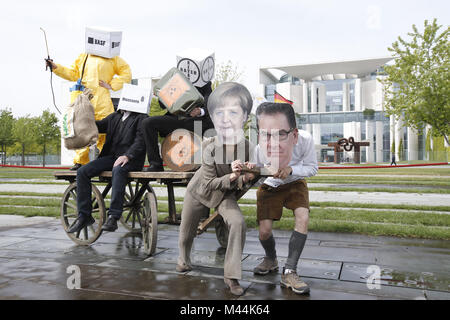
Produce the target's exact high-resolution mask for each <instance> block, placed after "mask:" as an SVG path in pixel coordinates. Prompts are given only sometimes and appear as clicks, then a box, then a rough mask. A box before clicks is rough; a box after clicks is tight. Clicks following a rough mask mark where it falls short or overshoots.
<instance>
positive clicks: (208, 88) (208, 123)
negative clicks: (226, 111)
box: [158, 81, 214, 132]
mask: <svg viewBox="0 0 450 320" xmlns="http://www.w3.org/2000/svg"><path fill="white" fill-rule="evenodd" d="M195 88H196V89H197V90H198V92H200V94H201V95H202V96H203V99H205V104H204V105H203V106H201V108H202V109H203V110H204V111H205V114H204V115H203V116H202V117H194V118H193V117H189V116H188V117H181V118H180V119H182V120H183V121H195V120H200V121H202V122H203V132H204V131H206V130H207V129H211V128H214V124H213V122H212V120H211V117H210V116H209V112H208V108H207V105H208V98H209V95H210V94H211V92H212V83H211V81H209V82H208V83H207V84H205V85H204V86H203V87H195ZM158 103H159V106H160V107H161V108H162V109H166V107H165V106H164V103H162V102H161V101H160V100H158ZM165 115H169V116H173V117H177V116H176V115H172V114H171V113H170V112H169V111H167V112H166V113H165ZM177 118H178V117H177Z"/></svg>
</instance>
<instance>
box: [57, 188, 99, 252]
mask: <svg viewBox="0 0 450 320" xmlns="http://www.w3.org/2000/svg"><path fill="white" fill-rule="evenodd" d="M92 193H93V197H92V217H93V218H94V219H95V222H94V224H93V225H90V226H89V227H86V228H84V229H83V230H81V231H80V232H77V233H67V231H68V230H69V228H70V227H71V226H73V225H74V224H75V222H76V221H77V220H78V209H77V183H76V182H73V183H72V184H71V185H70V186H69V187H68V188H67V189H66V191H65V192H64V195H63V198H62V201H61V223H62V225H63V227H64V231H66V233H67V235H68V236H69V238H70V239H72V241H73V242H75V243H76V244H80V245H85V246H87V245H89V244H91V243H93V242H95V240H97V239H98V237H100V235H101V233H102V225H103V223H104V222H105V220H106V209H105V202H104V201H103V197H102V193H101V192H100V191H99V190H98V189H97V187H96V186H94V185H92Z"/></svg>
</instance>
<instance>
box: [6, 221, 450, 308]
mask: <svg viewBox="0 0 450 320" xmlns="http://www.w3.org/2000/svg"><path fill="white" fill-rule="evenodd" d="M3 219H4V220H3V221H0V299H64V300H65V299H76V300H79V299H83V300H85V299H88V300H89V299H133V300H135V299H177V300H180V299H183V300H189V299H200V300H211V299H213V300H215V299H220V300H222V299H223V300H235V299H239V300H253V299H258V300H271V299H275V300H278V299H279V300H303V299H310V300H323V299H351V300H353V299H363V300H367V299H369V300H372V299H433V300H434V299H438V300H440V299H450V267H449V266H450V242H449V241H437V240H418V239H400V238H392V237H375V236H363V235H356V234H339V233H319V232H311V233H309V235H308V240H307V242H306V246H305V249H304V251H303V254H302V257H301V259H300V263H299V268H298V272H299V274H300V276H301V277H302V279H303V280H304V281H305V282H307V283H308V284H309V286H310V287H311V293H310V294H309V295H296V294H294V293H292V292H291V291H290V290H287V289H284V288H281V287H280V285H279V281H280V273H276V274H270V275H267V276H255V275H253V273H252V270H253V268H254V267H255V266H256V265H257V264H258V263H259V262H260V261H261V260H260V259H261V258H262V255H263V249H262V247H261V245H260V243H259V241H258V235H257V230H254V229H249V230H248V232H247V240H246V245H245V248H244V254H243V256H242V260H243V263H242V265H243V280H242V281H241V285H242V286H243V288H244V289H245V294H244V295H243V296H242V297H240V298H237V297H235V296H233V295H231V294H230V293H229V291H228V290H227V289H226V288H225V285H224V283H223V261H224V254H225V252H224V250H223V249H221V248H219V244H218V242H217V240H216V236H215V234H214V233H212V232H206V233H204V234H202V235H200V236H199V237H197V238H196V239H195V241H194V247H193V253H192V262H193V267H194V268H193V270H192V271H191V272H188V273H185V274H181V273H178V272H176V271H175V265H176V259H177V255H178V228H179V227H178V226H174V225H159V227H158V243H157V250H156V252H155V254H154V255H153V256H151V257H148V256H147V255H145V253H144V252H143V243H142V238H141V236H140V234H136V233H129V232H127V231H126V230H125V228H123V227H122V226H120V227H119V229H118V230H117V231H116V232H113V233H104V234H102V236H101V237H100V238H99V239H98V240H97V241H96V242H95V243H94V244H92V245H91V246H77V245H75V243H73V242H72V241H71V240H70V239H69V238H68V237H67V235H66V234H65V232H64V231H63V229H62V226H61V224H60V222H59V220H57V219H52V218H45V219H41V220H35V221H33V222H30V221H26V222H24V220H27V219H29V218H11V221H10V223H8V224H7V223H5V221H6V220H7V219H8V216H5V217H4V218H3ZM290 235H291V232H286V231H274V236H275V239H276V245H277V253H278V256H279V264H280V267H282V266H283V265H284V262H285V260H286V257H287V250H288V243H289V237H290ZM370 266H374V267H370ZM68 268H69V269H68ZM280 269H281V268H280ZM78 272H79V273H78ZM78 274H79V275H80V277H79V279H80V288H79V289H70V288H71V287H72V286H73V285H74V283H76V281H74V279H75V278H74V277H75V276H76V275H78ZM372 280H373V281H372ZM368 281H369V282H370V283H369V284H368ZM377 284H379V287H378V288H377Z"/></svg>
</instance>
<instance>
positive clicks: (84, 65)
mask: <svg viewBox="0 0 450 320" xmlns="http://www.w3.org/2000/svg"><path fill="white" fill-rule="evenodd" d="M88 58H89V53H88V54H87V55H86V59H84V63H83V69H82V70H81V77H80V80H81V81H83V75H84V67H86V61H87V59H88Z"/></svg>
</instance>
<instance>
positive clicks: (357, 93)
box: [355, 79, 362, 111]
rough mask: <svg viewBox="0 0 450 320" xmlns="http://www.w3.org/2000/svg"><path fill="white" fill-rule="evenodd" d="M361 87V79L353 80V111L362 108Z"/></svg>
mask: <svg viewBox="0 0 450 320" xmlns="http://www.w3.org/2000/svg"><path fill="white" fill-rule="evenodd" d="M361 101H362V87H361V79H356V80H355V111H361V110H362V105H361Z"/></svg>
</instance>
